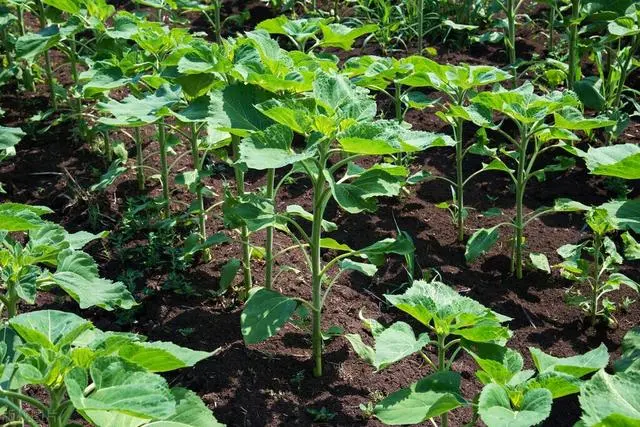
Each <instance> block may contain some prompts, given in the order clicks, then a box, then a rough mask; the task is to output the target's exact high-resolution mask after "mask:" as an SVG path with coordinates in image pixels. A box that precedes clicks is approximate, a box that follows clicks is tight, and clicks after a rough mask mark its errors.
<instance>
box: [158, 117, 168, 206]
mask: <svg viewBox="0 0 640 427" xmlns="http://www.w3.org/2000/svg"><path fill="white" fill-rule="evenodd" d="M166 132H167V129H166V125H165V123H164V118H163V119H160V121H159V122H158V144H159V145H160V183H161V185H162V204H163V210H164V215H165V217H167V218H168V217H169V215H170V213H171V206H170V197H169V164H168V160H167V135H166Z"/></svg>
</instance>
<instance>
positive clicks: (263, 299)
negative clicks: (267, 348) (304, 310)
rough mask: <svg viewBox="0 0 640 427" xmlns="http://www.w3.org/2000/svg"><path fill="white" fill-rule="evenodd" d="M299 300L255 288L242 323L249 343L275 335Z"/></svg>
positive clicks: (243, 311)
mask: <svg viewBox="0 0 640 427" xmlns="http://www.w3.org/2000/svg"><path fill="white" fill-rule="evenodd" d="M298 305H299V303H298V301H296V300H295V299H293V298H289V297H286V296H284V295H282V294H279V293H278V292H275V291H272V290H269V289H265V288H253V289H252V290H251V291H250V292H249V299H248V300H247V302H246V304H245V307H244V310H242V315H241V316H240V323H241V327H242V336H243V337H244V342H245V343H247V344H257V343H259V342H262V341H264V340H266V339H267V338H269V337H272V336H273V335H275V334H276V333H277V332H278V331H279V330H280V328H282V326H284V324H285V323H286V322H287V321H288V320H289V318H290V317H291V315H292V314H293V313H294V312H295V311H296V309H297V308H298Z"/></svg>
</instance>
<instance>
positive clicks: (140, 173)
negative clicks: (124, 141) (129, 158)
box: [133, 127, 145, 191]
mask: <svg viewBox="0 0 640 427" xmlns="http://www.w3.org/2000/svg"><path fill="white" fill-rule="evenodd" d="M133 138H134V140H135V143H136V177H137V179H138V189H139V190H140V191H144V182H145V177H144V155H143V152H142V135H141V132H140V128H139V127H136V128H134V129H133Z"/></svg>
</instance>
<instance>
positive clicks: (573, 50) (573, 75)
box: [568, 0, 580, 89]
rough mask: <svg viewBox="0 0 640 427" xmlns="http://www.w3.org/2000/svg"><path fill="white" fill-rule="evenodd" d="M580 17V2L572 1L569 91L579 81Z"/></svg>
mask: <svg viewBox="0 0 640 427" xmlns="http://www.w3.org/2000/svg"><path fill="white" fill-rule="evenodd" d="M579 16H580V0H571V21H570V22H569V64H568V65H569V77H568V84H569V89H573V86H574V85H575V83H576V82H577V81H578V78H579V74H580V64H579V63H578V22H577V20H578V18H579Z"/></svg>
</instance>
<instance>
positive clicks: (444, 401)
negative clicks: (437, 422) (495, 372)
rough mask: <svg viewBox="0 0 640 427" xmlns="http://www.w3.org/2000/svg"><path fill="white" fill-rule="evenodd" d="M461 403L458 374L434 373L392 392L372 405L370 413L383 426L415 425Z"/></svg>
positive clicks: (462, 400)
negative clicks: (373, 407) (372, 411)
mask: <svg viewBox="0 0 640 427" xmlns="http://www.w3.org/2000/svg"><path fill="white" fill-rule="evenodd" d="M465 404H466V402H465V400H464V399H463V398H462V397H461V396H460V375H459V374H457V373H455V372H437V373H435V374H432V375H429V376H428V377H425V378H423V379H421V380H420V381H418V382H416V383H414V384H412V385H411V387H409V388H406V389H402V390H399V391H397V392H395V393H392V394H391V395H389V396H388V397H387V398H385V399H383V400H382V401H381V402H380V403H378V404H377V405H376V406H375V409H374V413H375V416H376V417H377V418H378V419H379V420H380V421H382V422H383V423H385V424H387V425H403V424H418V423H421V422H423V421H426V420H428V419H429V418H434V417H437V416H438V415H442V414H445V413H447V412H449V411H451V410H453V409H456V408H459V407H461V406H464V405H465Z"/></svg>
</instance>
